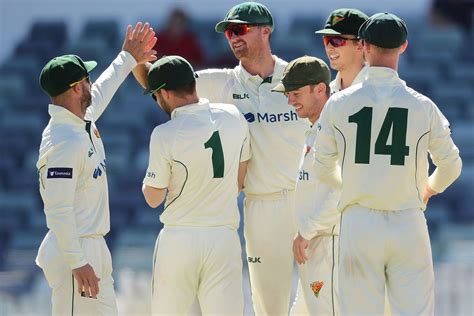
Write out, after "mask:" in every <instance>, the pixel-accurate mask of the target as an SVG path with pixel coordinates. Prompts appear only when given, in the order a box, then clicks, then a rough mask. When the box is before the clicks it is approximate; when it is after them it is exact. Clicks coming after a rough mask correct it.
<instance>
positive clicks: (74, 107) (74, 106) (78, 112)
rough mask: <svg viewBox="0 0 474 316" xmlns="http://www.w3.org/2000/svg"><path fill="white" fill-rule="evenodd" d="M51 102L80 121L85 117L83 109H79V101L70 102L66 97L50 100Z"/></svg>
mask: <svg viewBox="0 0 474 316" xmlns="http://www.w3.org/2000/svg"><path fill="white" fill-rule="evenodd" d="M51 102H52V103H53V104H54V105H57V106H60V107H63V108H65V109H66V110H68V111H69V112H71V113H72V114H74V115H75V116H77V117H78V118H80V119H81V120H83V119H84V117H85V116H86V112H85V109H83V108H81V104H80V102H79V100H72V99H71V98H66V97H61V96H59V97H55V98H52V100H51Z"/></svg>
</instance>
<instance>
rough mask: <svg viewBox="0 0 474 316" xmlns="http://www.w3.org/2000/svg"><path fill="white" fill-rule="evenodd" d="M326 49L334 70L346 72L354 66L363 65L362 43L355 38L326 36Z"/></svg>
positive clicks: (349, 36)
mask: <svg viewBox="0 0 474 316" xmlns="http://www.w3.org/2000/svg"><path fill="white" fill-rule="evenodd" d="M341 39H342V41H341ZM333 44H334V45H333ZM324 48H325V50H326V55H327V56H328V59H329V62H330V66H331V68H332V69H334V70H337V71H344V70H346V69H347V68H349V67H350V66H352V65H361V64H363V60H364V54H363V47H362V43H361V41H359V40H355V36H352V35H340V36H339V35H338V36H328V35H326V36H324Z"/></svg>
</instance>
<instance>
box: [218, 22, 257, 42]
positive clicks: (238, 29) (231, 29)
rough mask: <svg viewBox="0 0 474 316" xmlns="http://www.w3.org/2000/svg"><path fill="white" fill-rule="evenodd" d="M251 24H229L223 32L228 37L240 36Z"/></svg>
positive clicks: (249, 28) (248, 29) (250, 27)
mask: <svg viewBox="0 0 474 316" xmlns="http://www.w3.org/2000/svg"><path fill="white" fill-rule="evenodd" d="M252 26H253V25H250V24H231V25H229V26H228V27H227V28H226V29H225V31H224V33H225V36H226V37H227V38H228V39H231V38H232V35H236V36H242V35H245V34H247V33H248V32H250V30H251V29H252Z"/></svg>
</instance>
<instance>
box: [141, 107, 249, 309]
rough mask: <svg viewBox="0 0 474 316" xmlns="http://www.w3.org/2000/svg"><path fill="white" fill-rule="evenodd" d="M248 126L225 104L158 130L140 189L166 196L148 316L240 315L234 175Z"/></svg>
mask: <svg viewBox="0 0 474 316" xmlns="http://www.w3.org/2000/svg"><path fill="white" fill-rule="evenodd" d="M249 141H250V137H249V134H248V126H247V122H246V121H245V118H244V117H243V115H242V114H241V113H240V112H239V111H238V109H237V108H236V107H235V106H233V105H230V104H213V103H211V104H210V103H209V101H208V100H206V99H200V100H199V103H197V104H190V105H185V106H182V107H178V108H176V109H175V110H173V112H172V113H171V120H170V121H168V122H167V123H165V124H162V125H160V126H157V127H156V128H155V129H154V131H153V133H152V135H151V140H150V159H149V165H148V169H147V173H146V176H145V179H144V180H143V183H144V184H146V185H147V186H150V187H155V188H168V193H167V196H166V202H165V210H164V212H163V214H162V215H161V216H160V220H161V222H163V224H164V228H163V229H162V230H161V232H160V234H159V236H158V239H157V242H156V246H155V254H154V259H153V260H154V264H153V270H154V271H153V281H152V313H153V314H172V315H173V314H175V315H183V314H185V313H187V312H188V311H189V308H190V307H191V304H192V303H193V301H194V299H195V297H196V296H197V298H198V299H199V303H200V306H201V309H202V313H203V315H211V314H215V315H242V314H243V308H244V299H243V286H242V249H241V247H240V239H239V236H238V234H237V228H238V226H239V220H240V215H239V209H238V206H237V196H238V185H237V174H238V168H239V163H240V162H242V161H247V160H249V159H250V144H249Z"/></svg>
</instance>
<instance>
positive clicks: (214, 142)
mask: <svg viewBox="0 0 474 316" xmlns="http://www.w3.org/2000/svg"><path fill="white" fill-rule="evenodd" d="M204 148H206V149H207V148H211V149H212V169H213V170H214V178H223V177H224V152H223V150H222V143H221V137H220V136H219V131H215V132H214V133H212V136H211V138H209V139H208V140H207V142H205V143H204Z"/></svg>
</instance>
